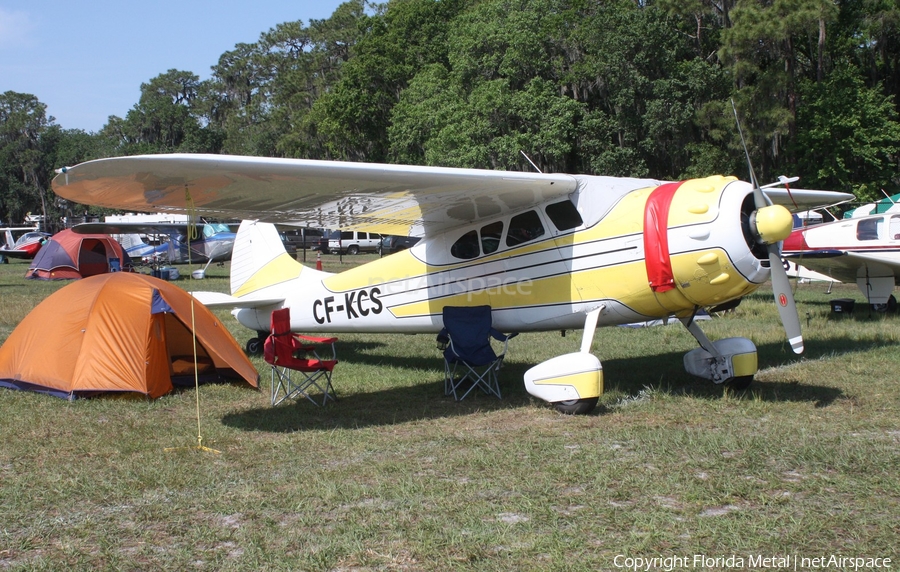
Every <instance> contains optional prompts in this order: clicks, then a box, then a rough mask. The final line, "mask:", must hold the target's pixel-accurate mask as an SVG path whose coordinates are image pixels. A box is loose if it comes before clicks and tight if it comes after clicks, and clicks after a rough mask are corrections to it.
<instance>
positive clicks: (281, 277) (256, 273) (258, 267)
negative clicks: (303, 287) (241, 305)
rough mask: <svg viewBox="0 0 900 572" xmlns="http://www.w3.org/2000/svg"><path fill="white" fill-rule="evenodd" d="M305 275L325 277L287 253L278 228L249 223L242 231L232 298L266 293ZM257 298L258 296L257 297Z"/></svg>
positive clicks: (233, 269)
mask: <svg viewBox="0 0 900 572" xmlns="http://www.w3.org/2000/svg"><path fill="white" fill-rule="evenodd" d="M301 272H303V273H304V274H316V273H318V274H322V276H323V277H324V276H327V275H328V274H327V273H325V272H321V273H319V272H317V271H316V270H314V269H312V268H306V267H305V266H303V265H302V264H300V263H299V262H297V261H296V260H294V258H293V257H292V256H291V255H289V254H288V253H287V252H286V251H285V250H284V243H282V242H281V237H279V236H278V231H277V230H276V229H275V225H272V224H269V223H264V222H257V221H249V220H245V221H243V222H242V223H241V226H240V228H239V229H238V232H237V236H236V237H235V239H234V250H233V251H232V254H231V295H232V296H236V297H242V296H248V295H250V294H256V295H258V296H266V295H270V294H271V292H262V291H263V290H266V289H268V288H269V287H271V286H275V285H278V284H281V283H284V282H288V281H290V280H294V279H295V278H298V277H299V276H300V273H301ZM254 297H255V296H254Z"/></svg>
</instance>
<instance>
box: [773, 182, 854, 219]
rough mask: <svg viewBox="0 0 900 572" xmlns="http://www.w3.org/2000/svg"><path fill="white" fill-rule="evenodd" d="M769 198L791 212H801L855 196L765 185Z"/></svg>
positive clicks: (839, 202) (831, 204)
mask: <svg viewBox="0 0 900 572" xmlns="http://www.w3.org/2000/svg"><path fill="white" fill-rule="evenodd" d="M763 192H764V193H765V194H766V196H767V197H769V199H770V200H771V201H772V202H773V203H775V204H776V205H782V206H784V207H786V208H787V209H788V210H789V211H791V212H792V213H796V212H803V211H807V210H811V209H814V208H828V207H833V206H835V205H839V204H841V203H846V202H847V201H852V200H854V199H855V198H856V195H854V194H853V193H841V192H836V191H817V190H812V189H790V190H788V189H785V188H779V187H772V188H770V187H766V188H764V189H763Z"/></svg>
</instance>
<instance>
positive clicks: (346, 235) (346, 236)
mask: <svg viewBox="0 0 900 572" xmlns="http://www.w3.org/2000/svg"><path fill="white" fill-rule="evenodd" d="M340 239H341V240H353V231H350V230H345V231H343V232H341V237H340Z"/></svg>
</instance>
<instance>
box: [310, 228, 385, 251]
mask: <svg viewBox="0 0 900 572" xmlns="http://www.w3.org/2000/svg"><path fill="white" fill-rule="evenodd" d="M380 246H381V235H380V234H378V233H375V232H355V231H350V230H344V231H338V230H336V231H333V232H332V233H330V234H329V235H328V237H327V238H322V239H321V240H320V241H319V249H320V250H321V251H322V252H323V253H325V254H328V253H336V254H344V253H347V254H359V253H360V252H377V251H378V248H379V247H380Z"/></svg>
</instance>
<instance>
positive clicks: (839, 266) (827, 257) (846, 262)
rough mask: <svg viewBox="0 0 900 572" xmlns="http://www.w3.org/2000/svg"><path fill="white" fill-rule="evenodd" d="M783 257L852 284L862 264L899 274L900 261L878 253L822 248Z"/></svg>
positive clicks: (895, 274)
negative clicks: (883, 268)
mask: <svg viewBox="0 0 900 572" xmlns="http://www.w3.org/2000/svg"><path fill="white" fill-rule="evenodd" d="M785 258H788V259H790V260H792V261H796V262H797V264H801V265H803V266H805V267H806V268H808V269H810V270H815V271H816V272H819V273H821V274H824V275H826V276H829V277H831V278H834V279H835V280H839V281H841V282H847V283H850V284H853V283H854V282H856V273H857V271H858V270H859V269H860V268H861V267H862V266H864V265H877V266H880V267H885V268H888V269H889V270H890V271H891V272H893V273H894V276H900V261H897V260H894V259H891V258H889V257H887V256H883V255H882V256H879V255H878V253H874V252H873V253H866V252H855V251H849V250H837V249H827V250H825V249H823V250H814V251H811V252H804V253H802V254H799V253H798V254H786V255H785Z"/></svg>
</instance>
